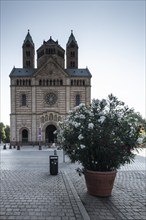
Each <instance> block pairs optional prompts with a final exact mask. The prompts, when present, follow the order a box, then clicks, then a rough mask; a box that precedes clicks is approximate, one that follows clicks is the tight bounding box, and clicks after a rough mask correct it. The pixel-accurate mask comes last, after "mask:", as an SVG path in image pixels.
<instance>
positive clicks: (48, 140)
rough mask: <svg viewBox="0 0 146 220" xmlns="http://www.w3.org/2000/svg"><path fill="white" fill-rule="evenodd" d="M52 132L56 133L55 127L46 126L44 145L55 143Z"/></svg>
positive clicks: (54, 136)
mask: <svg viewBox="0 0 146 220" xmlns="http://www.w3.org/2000/svg"><path fill="white" fill-rule="evenodd" d="M54 131H56V127H55V126H54V125H48V126H47V127H46V134H45V140H46V143H54V142H55V139H56V135H55V134H54Z"/></svg>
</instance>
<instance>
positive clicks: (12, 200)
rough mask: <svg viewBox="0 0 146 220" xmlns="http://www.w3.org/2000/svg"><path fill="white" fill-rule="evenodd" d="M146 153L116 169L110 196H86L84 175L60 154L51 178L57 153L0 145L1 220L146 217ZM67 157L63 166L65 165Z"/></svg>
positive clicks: (80, 219)
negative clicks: (53, 161)
mask: <svg viewBox="0 0 146 220" xmlns="http://www.w3.org/2000/svg"><path fill="white" fill-rule="evenodd" d="M145 150H146V149H143V150H142V151H141V152H140V154H138V155H137V156H136V159H135V161H134V163H133V164H130V165H126V166H124V167H121V169H120V170H119V171H118V174H117V177H116V180H115V184H114V188H113V192H112V196H111V197H109V198H99V197H94V196H91V195H89V194H88V193H87V189H86V185H85V181H84V176H81V177H79V175H78V173H77V172H76V170H75V169H76V168H77V167H78V164H71V163H70V162H69V159H68V158H67V157H66V156H65V158H64V157H63V152H62V150H57V155H58V157H59V172H58V175H50V167H49V156H50V155H53V154H54V149H47V148H46V147H42V150H38V146H35V147H29V146H28V147H21V149H20V150H16V149H14V148H13V149H9V146H8V145H7V149H6V150H3V146H1V180H0V185H1V191H0V192H1V193H0V194H1V196H0V199H1V202H0V219H1V220H9V219H11V220H24V219H25V220H89V219H91V220H110V219H111V220H121V219H123V220H125V219H126V220H128V219H135V220H141V219H146V194H145V190H146V183H145V179H146V178H145V177H146V172H145V168H146V165H145V164H146V163H145V162H146V154H145V152H146V151H145ZM64 159H65V162H64Z"/></svg>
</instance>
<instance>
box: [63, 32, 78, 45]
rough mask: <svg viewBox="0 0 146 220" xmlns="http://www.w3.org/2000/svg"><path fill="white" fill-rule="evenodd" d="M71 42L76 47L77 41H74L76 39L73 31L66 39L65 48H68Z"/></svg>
mask: <svg viewBox="0 0 146 220" xmlns="http://www.w3.org/2000/svg"><path fill="white" fill-rule="evenodd" d="M72 42H74V43H75V44H76V46H77V47H78V44H77V41H76V39H75V37H74V35H73V31H72V30H71V35H70V37H69V39H68V42H67V45H66V46H67V47H68V46H69V45H70V44H71V43H72Z"/></svg>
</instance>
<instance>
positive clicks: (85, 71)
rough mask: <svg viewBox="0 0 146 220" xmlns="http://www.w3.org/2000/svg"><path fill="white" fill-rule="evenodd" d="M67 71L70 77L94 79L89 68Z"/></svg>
mask: <svg viewBox="0 0 146 220" xmlns="http://www.w3.org/2000/svg"><path fill="white" fill-rule="evenodd" d="M65 71H66V72H67V73H68V74H69V75H70V76H72V77H73V76H74V77H76V76H80V77H92V75H91V73H90V71H89V70H88V68H86V69H65Z"/></svg>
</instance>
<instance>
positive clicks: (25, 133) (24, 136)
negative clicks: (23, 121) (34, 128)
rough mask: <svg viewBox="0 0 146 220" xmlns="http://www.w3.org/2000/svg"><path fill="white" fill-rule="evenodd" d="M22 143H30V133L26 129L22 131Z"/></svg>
mask: <svg viewBox="0 0 146 220" xmlns="http://www.w3.org/2000/svg"><path fill="white" fill-rule="evenodd" d="M22 143H23V144H26V143H28V131H27V130H26V129H24V130H23V131H22Z"/></svg>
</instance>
